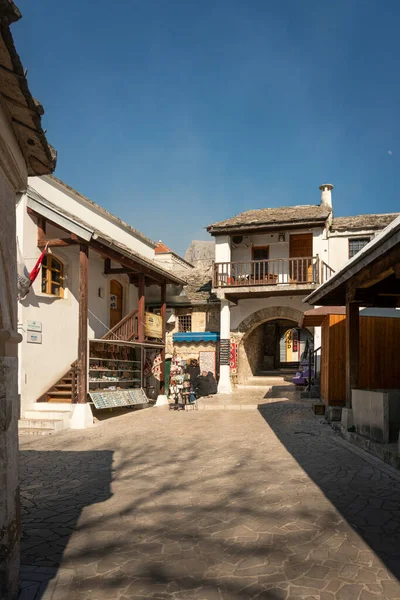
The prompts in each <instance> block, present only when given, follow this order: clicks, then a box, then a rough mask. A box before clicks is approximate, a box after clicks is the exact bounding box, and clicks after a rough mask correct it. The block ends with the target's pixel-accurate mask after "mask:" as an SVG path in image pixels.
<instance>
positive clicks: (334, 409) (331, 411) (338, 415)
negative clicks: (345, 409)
mask: <svg viewBox="0 0 400 600" xmlns="http://www.w3.org/2000/svg"><path fill="white" fill-rule="evenodd" d="M325 419H326V420H327V421H328V422H329V423H330V422H331V421H341V419H342V407H341V406H327V407H326V411H325Z"/></svg>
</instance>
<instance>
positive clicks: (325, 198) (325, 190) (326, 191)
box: [319, 183, 333, 208]
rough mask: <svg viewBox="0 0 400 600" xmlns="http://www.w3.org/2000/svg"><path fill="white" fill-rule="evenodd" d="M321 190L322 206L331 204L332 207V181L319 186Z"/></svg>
mask: <svg viewBox="0 0 400 600" xmlns="http://www.w3.org/2000/svg"><path fill="white" fill-rule="evenodd" d="M319 189H320V190H321V206H329V208H332V193H331V192H332V190H333V185H332V184H331V183H324V184H322V185H320V186H319Z"/></svg>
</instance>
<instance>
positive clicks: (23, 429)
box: [18, 427, 55, 435]
mask: <svg viewBox="0 0 400 600" xmlns="http://www.w3.org/2000/svg"><path fill="white" fill-rule="evenodd" d="M53 433H55V431H54V429H36V428H34V429H31V428H29V427H19V428H18V435H52V434H53Z"/></svg>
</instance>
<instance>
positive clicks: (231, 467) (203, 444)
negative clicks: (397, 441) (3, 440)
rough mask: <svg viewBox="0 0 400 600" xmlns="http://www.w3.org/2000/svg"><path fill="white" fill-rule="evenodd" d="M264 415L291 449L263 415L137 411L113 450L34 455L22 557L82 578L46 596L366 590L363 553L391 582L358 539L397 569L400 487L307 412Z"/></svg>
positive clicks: (25, 458)
mask: <svg viewBox="0 0 400 600" xmlns="http://www.w3.org/2000/svg"><path fill="white" fill-rule="evenodd" d="M283 407H286V410H282V408H283ZM288 407H289V410H288ZM259 411H260V414H261V415H262V416H263V418H264V419H265V421H266V422H267V423H268V425H269V426H270V427H271V428H272V431H273V432H274V433H275V434H276V436H277V437H278V438H279V440H280V441H281V442H282V443H283V444H284V446H285V447H286V448H287V450H288V451H289V452H290V454H291V455H290V454H289V453H288V452H286V451H285V450H284V449H283V448H282V446H281V444H280V443H279V441H278V439H277V438H276V437H275V436H274V435H272V434H271V432H268V431H267V430H266V426H265V423H264V422H263V421H262V419H261V418H259V413H257V412H252V411H246V412H243V415H241V416H240V419H239V418H238V417H239V415H236V414H233V413H232V414H231V413H229V414H228V413H218V412H215V413H213V416H211V415H209V416H207V415H205V414H204V416H202V415H200V414H198V413H196V414H192V413H183V414H181V413H179V414H178V413H174V414H169V413H166V414H165V416H163V417H162V419H161V418H160V421H159V423H161V425H160V426H157V424H156V425H154V424H153V421H151V422H150V421H149V428H148V429H147V430H146V431H148V432H149V434H148V435H146V434H143V431H142V432H141V433H140V434H139V433H137V429H136V427H137V423H138V421H136V420H135V424H134V427H135V428H134V427H132V428H131V429H130V430H127V431H128V433H127V431H126V430H125V435H124V434H123V430H121V431H122V433H121V434H120V432H119V430H118V428H117V427H116V428H115V433H114V434H113V435H114V437H113V438H112V439H110V438H108V441H107V444H108V445H109V446H111V447H113V448H115V451H114V454H113V452H112V451H107V450H99V451H97V452H96V451H92V452H79V451H76V452H70V451H65V452H64V451H59V450H55V451H50V452H37V451H32V450H26V451H23V452H22V470H21V475H22V486H21V494H22V498H23V509H24V515H23V534H24V537H23V553H22V563H23V564H24V565H28V566H32V565H34V566H36V567H41V568H50V569H53V570H54V573H53V576H54V574H55V573H56V570H57V569H59V570H58V573H62V574H65V573H67V574H68V573H70V574H71V577H70V580H69V584H68V585H64V588H63V589H64V595H62V594H61V591H60V589H57V594H56V595H54V596H52V595H48V590H47V591H46V589H43V590H39V591H38V593H37V595H36V598H35V600H39V598H42V599H43V600H47V598H53V599H57V600H64V598H65V599H66V600H128V599H133V598H134V599H135V600H138V599H139V600H140V599H144V598H157V599H160V600H161V599H168V598H171V599H173V600H190V599H197V600H214V599H215V600H243V599H247V598H260V599H263V598H266V599H268V600H283V599H286V600H287V599H289V598H290V599H291V598H301V597H304V598H308V597H311V598H318V595H319V594H320V591H321V590H323V589H324V590H325V589H328V590H330V589H336V590H337V589H339V587H340V585H343V586H345V588H346V589H345V588H341V591H342V589H343V590H344V591H343V593H345V594H350V596H349V595H347V596H339V595H338V596H337V598H344V597H346V598H347V597H348V598H353V597H354V598H356V597H358V595H359V592H360V590H361V587H360V589H359V590H358V591H357V594H356V595H351V593H353V591H354V594H355V590H354V588H353V587H352V585H353V584H354V583H355V582H354V581H353V578H354V575H353V574H352V573H351V572H348V571H347V570H346V569H347V568H348V567H352V565H351V564H350V563H351V562H352V560H353V559H354V556H355V554H357V557H358V558H357V560H359V561H361V564H362V565H364V566H365V567H371V569H372V571H370V572H369V576H370V577H371V578H372V585H375V588H374V589H378V588H379V589H382V588H381V587H380V585H378V584H379V582H380V583H382V580H384V583H385V585H390V584H391V580H390V579H389V577H390V576H389V575H387V573H386V572H384V573H382V567H381V565H380V563H379V565H378V566H377V565H376V564H375V563H376V558H375V556H374V554H373V553H372V552H369V551H368V547H367V546H366V545H365V544H364V542H363V541H362V540H360V539H359V535H361V536H362V537H363V538H364V539H365V541H366V542H367V543H368V544H369V546H370V548H372V549H373V551H374V552H375V553H376V554H377V555H378V556H380V557H381V558H382V560H384V561H385V563H386V564H387V565H388V566H390V568H391V569H392V571H393V572H394V573H397V572H398V568H397V567H398V563H397V562H396V561H397V560H398V555H399V548H400V545H399V537H398V528H397V525H398V522H399V512H398V497H399V492H400V485H399V484H398V483H396V482H394V481H393V482H391V481H389V482H388V480H387V479H388V478H386V477H385V476H384V475H382V474H380V475H379V471H378V470H377V469H374V468H373V467H371V466H370V465H368V464H367V463H365V462H363V461H362V460H361V459H358V458H357V457H355V456H354V455H353V454H351V453H350V452H348V451H347V450H342V449H341V448H340V447H338V446H337V445H336V444H335V443H334V442H333V441H332V442H329V441H328V442H327V441H326V439H325V436H318V434H317V435H315V431H316V427H315V420H314V422H313V421H312V419H311V420H310V419H309V414H307V415H306V412H305V411H309V408H308V407H305V406H298V405H293V408H291V405H290V404H289V403H285V402H276V403H271V404H269V405H265V406H263V407H262V408H260V409H259ZM210 412H211V411H210ZM154 414H155V415H156V416H155V417H152V419H157V418H158V417H157V415H158V414H159V413H154ZM230 415H231V416H230ZM255 415H257V416H256V418H254V417H255ZM124 418H125V417H124ZM145 418H147V416H146V415H145V416H144V417H143V419H145ZM120 419H122V417H120ZM115 422H116V421H115ZM121 423H122V421H121ZM130 423H132V421H130ZM210 428H213V429H212V430H211V429H210ZM317 429H318V428H317ZM104 431H105V430H104ZM249 432H251V435H250V433H249ZM332 433H333V432H332ZM87 435H88V436H89V435H90V432H89V434H87ZM103 435H105V434H104V433H103ZM60 439H61V438H60ZM64 439H68V440H69V441H70V440H71V439H72V440H73V439H75V438H73V437H72V436H71V437H70V438H67V437H65V438H64ZM87 439H88V438H86V441H85V443H86V444H87V443H88V442H87ZM78 441H79V440H78ZM55 443H57V442H55ZM59 443H65V442H62V441H61V442H59ZM70 443H71V442H70ZM92 443H93V444H100V443H103V444H104V443H105V442H100V441H99V442H97V441H94V442H92ZM327 443H328V445H329V443H331V447H330V448H328V450H329V452H328V451H327V447H326V444H327ZM78 445H79V444H78ZM330 450H331V452H330ZM292 457H294V458H295V459H296V460H293V458H292ZM322 457H323V458H322ZM296 461H297V462H296ZM297 463H298V464H297ZM299 465H300V467H301V469H300V468H299ZM310 478H311V479H312V481H310ZM313 482H315V483H316V484H317V485H318V487H319V490H321V492H322V493H319V490H318V489H317V488H316V487H315V485H314V483H313ZM110 490H112V493H111V491H110ZM324 495H325V496H326V497H327V498H328V499H329V500H330V502H331V503H332V505H333V506H331V504H330V503H328V502H327V501H326V498H325V497H324ZM396 507H397V508H396ZM367 508H368V511H367V513H366V514H364V511H365V510H366V509H367ZM335 509H337V510H338V511H339V512H340V513H341V515H343V516H344V518H345V519H346V521H347V523H350V525H351V526H352V527H353V529H354V535H351V534H349V527H348V525H347V523H345V522H344V521H343V519H342V518H341V516H340V514H338V513H337V510H335ZM396 510H397V513H396ZM370 519H371V520H374V522H373V523H372V522H371V523H370V522H369V520H370ZM389 532H390V533H389ZM382 534H384V535H385V536H387V538H388V539H387V540H385V539H384V538H383V537H382ZM374 561H375V562H374ZM337 580H338V581H339V584H340V585H339V584H338V585H337ZM369 581H371V579H370V580H369ZM335 582H336V583H335ZM374 582H375V583H374ZM46 585H47V584H46ZM335 585H337V587H336V588H334V587H333V588H332V587H331V588H329V586H335ZM327 586H328V587H327ZM346 586H347V587H346ZM356 587H357V586H356ZM379 597H382V598H383V597H384V596H383V595H381V596H379ZM392 597H394V596H392ZM324 598H329V599H331V598H332V599H334V598H336V596H335V595H334V593H333V592H331V591H329V592H327V595H325V596H324Z"/></svg>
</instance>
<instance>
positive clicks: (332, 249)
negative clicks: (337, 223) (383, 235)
mask: <svg viewBox="0 0 400 600" xmlns="http://www.w3.org/2000/svg"><path fill="white" fill-rule="evenodd" d="M378 233H380V231H371V230H359V231H356V232H355V231H343V232H340V233H339V232H337V233H336V232H334V233H330V234H329V259H330V264H329V266H330V267H332V269H334V270H335V271H338V270H339V269H341V268H342V267H343V265H344V264H345V263H346V262H347V261H348V260H349V240H350V239H352V240H356V239H358V238H369V239H370V240H372V238H374V237H375V236H376V235H378Z"/></svg>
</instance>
